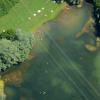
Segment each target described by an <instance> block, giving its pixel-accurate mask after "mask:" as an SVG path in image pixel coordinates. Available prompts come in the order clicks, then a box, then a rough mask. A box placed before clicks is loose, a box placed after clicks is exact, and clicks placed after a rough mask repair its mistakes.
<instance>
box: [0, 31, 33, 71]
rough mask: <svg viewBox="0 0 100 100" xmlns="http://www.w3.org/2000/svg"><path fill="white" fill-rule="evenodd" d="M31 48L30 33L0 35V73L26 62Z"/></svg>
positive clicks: (13, 32) (5, 33)
mask: <svg viewBox="0 0 100 100" xmlns="http://www.w3.org/2000/svg"><path fill="white" fill-rule="evenodd" d="M8 37H9V38H8ZM32 46H33V36H32V34H31V33H24V32H22V31H21V30H18V31H13V30H7V31H5V32H3V33H0V72H4V71H6V70H7V69H9V68H10V67H13V65H17V64H19V63H21V62H23V61H24V60H26V59H27V58H28V55H29V53H30V51H31V49H32Z"/></svg>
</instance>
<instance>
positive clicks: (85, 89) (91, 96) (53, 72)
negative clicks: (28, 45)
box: [6, 4, 100, 100]
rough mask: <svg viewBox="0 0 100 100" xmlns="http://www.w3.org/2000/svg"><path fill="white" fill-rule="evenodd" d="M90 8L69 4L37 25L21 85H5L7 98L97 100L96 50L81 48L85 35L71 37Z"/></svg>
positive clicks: (99, 60) (99, 55)
mask: <svg viewBox="0 0 100 100" xmlns="http://www.w3.org/2000/svg"><path fill="white" fill-rule="evenodd" d="M90 8H91V7H87V5H86V4H85V6H84V7H83V8H82V9H76V8H71V10H72V12H69V11H68V12H63V13H61V14H60V15H59V16H58V17H57V18H56V19H55V20H53V21H50V22H48V23H46V24H45V25H44V26H43V27H42V28H41V29H40V31H42V33H43V34H39V35H35V40H34V41H35V44H34V45H35V46H36V47H35V48H33V53H32V54H33V55H34V54H35V55H36V57H35V58H33V59H31V60H29V61H27V62H26V63H27V66H28V69H27V71H26V73H25V74H24V77H23V82H22V84H21V87H17V86H12V85H8V86H7V87H6V94H7V95H8V97H7V100H100V95H99V92H100V86H99V85H100V74H99V72H100V68H99V67H100V52H99V51H97V52H94V53H91V52H88V51H87V50H85V48H84V44H85V43H87V42H89V40H90V39H91V38H90V37H89V35H84V36H83V37H82V38H80V39H75V34H76V33H78V32H80V31H81V30H82V28H83V26H84V25H85V23H86V22H87V21H88V19H89V17H90V15H91V9H90ZM37 34H38V32H37Z"/></svg>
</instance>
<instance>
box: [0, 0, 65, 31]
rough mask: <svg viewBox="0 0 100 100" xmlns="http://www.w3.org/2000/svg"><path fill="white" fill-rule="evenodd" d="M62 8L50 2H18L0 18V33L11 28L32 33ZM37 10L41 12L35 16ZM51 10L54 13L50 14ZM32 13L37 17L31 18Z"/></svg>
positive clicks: (21, 0)
mask: <svg viewBox="0 0 100 100" xmlns="http://www.w3.org/2000/svg"><path fill="white" fill-rule="evenodd" d="M43 7H44V8H45V9H44V10H42V8H43ZM63 7H64V4H60V5H58V4H54V3H53V2H51V1H50V0H20V2H19V3H18V4H16V5H15V6H14V7H13V8H12V9H11V10H10V12H9V13H8V14H7V15H5V16H3V17H0V31H3V30H5V29H11V28H13V29H22V30H24V31H31V32H32V31H34V30H36V29H37V28H38V27H39V26H40V25H41V24H43V23H44V22H46V21H48V20H51V19H53V18H54V17H55V16H56V15H57V14H58V12H60V11H61V9H62V8H63ZM37 10H41V13H39V14H37ZM51 10H54V12H53V13H51V12H50V11H51ZM34 13H36V14H37V16H33V14H34ZM45 14H46V16H44V15H45ZM29 19H30V20H29Z"/></svg>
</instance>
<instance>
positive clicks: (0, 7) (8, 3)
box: [0, 0, 19, 16]
mask: <svg viewBox="0 0 100 100" xmlns="http://www.w3.org/2000/svg"><path fill="white" fill-rule="evenodd" d="M18 2H19V0H0V16H3V15H5V14H7V13H8V12H9V10H10V9H11V8H12V7H13V6H14V5H15V4H16V3H18Z"/></svg>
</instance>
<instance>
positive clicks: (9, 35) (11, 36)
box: [0, 29, 17, 40]
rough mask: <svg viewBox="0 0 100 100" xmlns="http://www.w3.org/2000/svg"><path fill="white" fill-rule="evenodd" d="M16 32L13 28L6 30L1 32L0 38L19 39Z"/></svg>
mask: <svg viewBox="0 0 100 100" xmlns="http://www.w3.org/2000/svg"><path fill="white" fill-rule="evenodd" d="M15 33H16V32H15V31H14V30H12V29H9V30H4V31H3V32H1V33H0V39H3V38H6V39H7V40H15V39H17V36H16V34H15Z"/></svg>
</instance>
